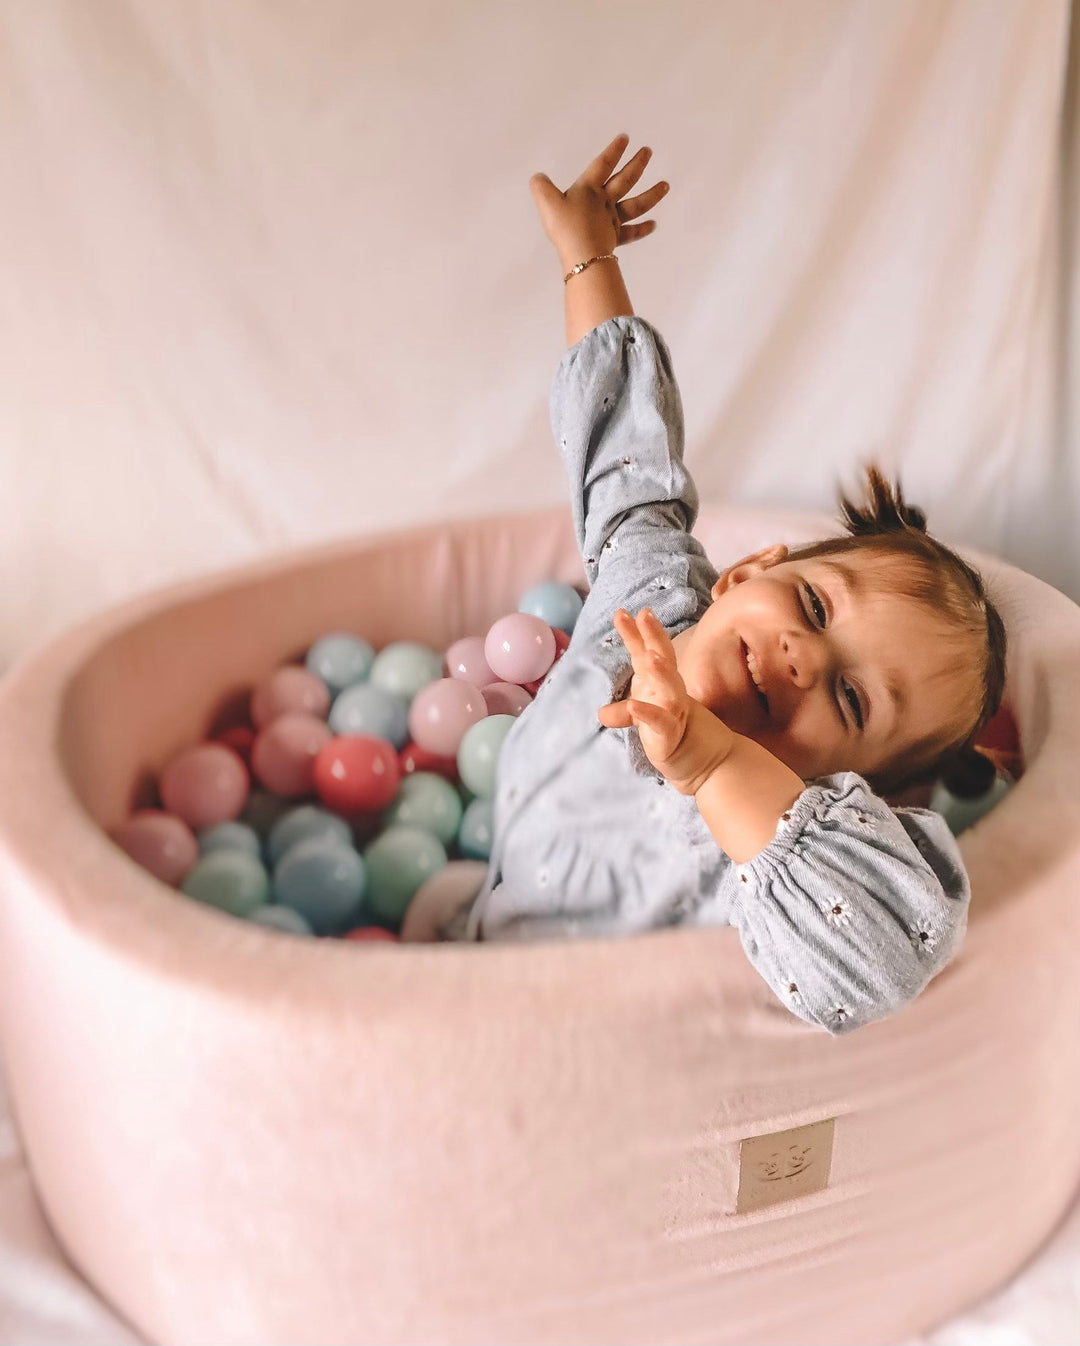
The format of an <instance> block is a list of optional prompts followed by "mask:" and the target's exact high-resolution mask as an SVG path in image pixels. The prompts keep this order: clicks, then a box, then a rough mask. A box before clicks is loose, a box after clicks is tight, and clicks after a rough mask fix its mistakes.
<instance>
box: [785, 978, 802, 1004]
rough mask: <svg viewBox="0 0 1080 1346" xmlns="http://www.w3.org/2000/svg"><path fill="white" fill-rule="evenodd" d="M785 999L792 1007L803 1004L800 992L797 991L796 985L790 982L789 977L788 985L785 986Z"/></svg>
mask: <svg viewBox="0 0 1080 1346" xmlns="http://www.w3.org/2000/svg"><path fill="white" fill-rule="evenodd" d="M787 997H788V999H789V1000H790V1001H791V1003H792V1004H793V1005H802V1004H804V1001H803V998H802V992H801V991H800V990H799V988H798V986H797V985H796V983H795V982H794V981H792V980H791V978H790V977H789V978H788V984H787Z"/></svg>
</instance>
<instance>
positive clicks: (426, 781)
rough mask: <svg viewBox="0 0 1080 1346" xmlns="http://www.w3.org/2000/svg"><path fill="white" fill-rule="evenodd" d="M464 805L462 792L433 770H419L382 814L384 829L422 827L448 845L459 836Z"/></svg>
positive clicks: (400, 789) (406, 778) (410, 777)
mask: <svg viewBox="0 0 1080 1346" xmlns="http://www.w3.org/2000/svg"><path fill="white" fill-rule="evenodd" d="M461 814H462V805H461V799H460V797H459V796H458V792H457V791H456V790H455V789H454V787H453V786H452V785H451V784H450V782H449V781H448V780H445V779H444V778H443V777H442V776H437V775H436V774H435V773H434V772H433V771H415V772H413V774H412V775H411V776H405V777H404V778H403V779H402V782H401V784H400V785H399V786H398V792H397V794H396V795H395V796H394V802H393V803H392V804H391V805H390V807H389V808H388V809H385V810H384V811H383V813H382V825H383V827H394V826H397V825H401V826H405V827H422V828H423V829H424V831H425V832H431V833H432V834H433V835H434V836H437V837H438V838H439V840H440V841H441V842H442V844H443V845H444V846H449V844H450V843H451V842H452V841H453V840H454V838H455V837H456V836H457V832H458V828H459V827H460V826H461Z"/></svg>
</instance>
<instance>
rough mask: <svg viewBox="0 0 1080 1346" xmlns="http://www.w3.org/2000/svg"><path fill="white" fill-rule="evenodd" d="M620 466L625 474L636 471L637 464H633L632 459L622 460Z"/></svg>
mask: <svg viewBox="0 0 1080 1346" xmlns="http://www.w3.org/2000/svg"><path fill="white" fill-rule="evenodd" d="M622 465H623V467H625V468H626V470H627V472H636V471H637V463H635V462H634V460H633V458H624V459H623V460H622Z"/></svg>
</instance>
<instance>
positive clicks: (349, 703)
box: [327, 682, 409, 751]
mask: <svg viewBox="0 0 1080 1346" xmlns="http://www.w3.org/2000/svg"><path fill="white" fill-rule="evenodd" d="M327 723H328V724H329V725H330V728H331V729H332V730H333V731H334V733H335V734H374V736H375V737H376V738H385V739H387V740H389V742H391V743H392V744H393V745H394V747H395V748H397V749H398V750H399V751H400V750H401V749H402V748H404V746H405V745H406V743H408V741H409V707H408V706H407V705H406V703H405V702H404V701H403V700H402V699H401V697H400V696H395V695H394V694H393V693H392V692H384V691H383V689H382V688H381V687H372V686H371V684H370V683H367V682H358V683H356V684H355V685H354V686H352V687H346V688H345V690H344V691H343V692H342V693H341V695H340V696H339V697H338V698H337V700H336V701H335V702H334V704H333V705H332V706H331V707H330V717H329V719H328V721H327Z"/></svg>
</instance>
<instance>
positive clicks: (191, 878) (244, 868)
mask: <svg viewBox="0 0 1080 1346" xmlns="http://www.w3.org/2000/svg"><path fill="white" fill-rule="evenodd" d="M180 890H181V892H184V893H186V894H187V895H188V897H193V898H195V899H196V901H198V902H206V903H208V904H209V905H210V906H212V907H217V908H219V909H220V910H221V911H227V912H229V914H230V915H232V916H247V915H249V914H250V913H251V912H253V911H254V910H255V908H256V907H261V906H262V905H263V904H264V903H265V902H268V901H269V900H270V880H269V878H268V876H267V873H266V870H265V869H264V868H263V866H262V864H261V863H260V862H259V861H258V860H256V859H255V857H254V856H253V855H248V854H247V853H246V852H245V851H233V850H224V851H211V852H210V854H209V855H204V856H203V857H202V859H200V860H198V861H197V862H196V863H195V865H194V866H193V867H192V868H191V869H190V870H189V871H188V873H187V874H186V875H185V876H184V881H183V882H182V883H181V885H180Z"/></svg>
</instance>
